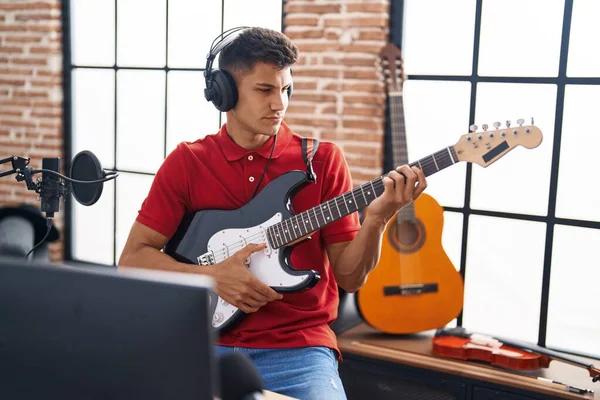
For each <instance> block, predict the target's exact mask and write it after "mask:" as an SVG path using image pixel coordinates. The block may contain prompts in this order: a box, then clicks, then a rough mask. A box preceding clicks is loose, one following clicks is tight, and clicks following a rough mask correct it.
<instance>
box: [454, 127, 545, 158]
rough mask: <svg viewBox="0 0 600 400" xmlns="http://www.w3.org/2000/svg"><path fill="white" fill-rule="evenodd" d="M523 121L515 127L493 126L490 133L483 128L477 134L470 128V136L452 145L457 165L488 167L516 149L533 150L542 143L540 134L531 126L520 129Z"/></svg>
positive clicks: (463, 137) (463, 136) (473, 128)
mask: <svg viewBox="0 0 600 400" xmlns="http://www.w3.org/2000/svg"><path fill="white" fill-rule="evenodd" d="M524 122H525V121H524V120H523V119H519V120H517V126H511V123H510V121H506V124H505V125H504V126H501V125H502V124H500V122H494V124H493V126H494V129H493V130H490V129H489V128H488V126H487V125H486V124H483V125H482V129H481V130H478V127H477V125H472V126H471V133H468V134H466V135H462V136H461V137H460V139H459V141H458V142H457V143H456V144H455V145H454V149H455V150H456V154H457V156H458V161H467V162H472V163H475V164H479V165H481V166H482V167H487V166H488V165H490V164H492V163H493V162H495V161H496V160H498V159H499V158H501V157H502V156H504V155H505V154H506V153H508V152H509V151H511V150H512V149H514V148H515V147H517V146H523V147H525V148H528V149H533V148H535V147H537V146H539V145H540V143H542V131H540V129H539V128H538V127H537V126H535V125H533V118H532V119H531V125H523V123H524Z"/></svg>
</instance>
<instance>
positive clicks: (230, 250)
mask: <svg viewBox="0 0 600 400" xmlns="http://www.w3.org/2000/svg"><path fill="white" fill-rule="evenodd" d="M444 151H446V150H440V151H438V152H437V153H440V152H444ZM437 153H434V154H432V155H430V156H427V157H425V159H424V161H422V162H421V160H419V162H415V163H412V164H411V166H412V165H414V166H417V165H419V163H420V165H421V166H422V168H423V169H430V167H436V168H435V169H436V170H437V166H438V165H439V164H436V161H434V160H433V158H432V157H434V156H435V154H437ZM451 161H452V160H451ZM440 164H442V163H440ZM452 164H453V163H450V164H449V165H452ZM442 165H443V164H442ZM449 165H448V166H449ZM442 169H443V168H442ZM434 172H435V171H434ZM384 176H387V174H385V175H383V176H380V177H378V178H376V179H374V180H372V181H369V182H367V183H364V184H362V185H360V186H357V187H356V188H354V189H352V190H351V191H349V192H346V193H344V194H343V195H340V196H338V197H336V198H334V199H331V200H329V201H328V202H326V203H323V204H328V203H329V202H332V201H334V204H335V206H336V207H339V206H341V205H345V203H346V201H347V200H346V198H345V197H346V196H349V195H351V196H353V197H354V198H356V196H357V195H358V196H363V195H362V191H363V190H364V189H365V188H367V189H368V188H369V187H372V188H373V189H374V190H377V189H381V188H382V187H383V181H382V179H381V178H383V177H384ZM321 206H322V205H318V206H315V207H313V208H310V209H308V210H306V211H304V212H302V213H300V214H296V215H294V216H292V217H290V218H288V219H286V220H283V221H281V222H279V223H277V224H280V225H281V224H284V223H287V222H289V221H290V220H291V219H293V218H296V219H299V218H300V216H301V215H303V214H306V215H307V216H308V218H309V219H311V217H310V213H311V212H312V213H313V215H314V216H315V219H316V220H317V223H318V215H317V211H318V212H319V213H320V216H321V217H323V218H322V219H323V221H325V220H326V216H325V210H323V208H322V207H321ZM348 215H349V214H348ZM332 222H333V221H332ZM277 224H274V225H271V226H270V227H268V228H267V229H269V228H271V227H273V226H275V225H277ZM315 231H316V230H311V231H310V232H307V233H306V235H309V234H311V233H313V232H315ZM288 232H289V231H285V232H284V231H282V233H284V238H283V239H280V240H281V242H282V243H283V242H287V239H285V233H288ZM262 237H263V233H262V232H260V233H256V234H254V235H250V236H248V237H246V238H244V240H240V241H237V242H234V243H231V244H229V245H225V247H224V248H221V250H216V251H214V252H213V255H214V258H215V260H217V259H223V260H224V259H225V258H227V257H228V256H231V255H233V254H235V253H236V252H237V251H239V250H241V249H242V248H244V247H245V246H246V245H247V244H249V243H256V241H258V244H260V243H262V241H261V240H260V239H262ZM290 238H291V234H290ZM297 239H298V238H296V239H295V240H297ZM287 243H289V242H287Z"/></svg>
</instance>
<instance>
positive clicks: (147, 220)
mask: <svg viewBox="0 0 600 400" xmlns="http://www.w3.org/2000/svg"><path fill="white" fill-rule="evenodd" d="M185 156H186V149H185V146H184V145H183V144H180V145H179V146H177V148H176V149H175V150H173V152H171V154H169V155H168V156H167V158H166V159H165V161H164V162H163V164H162V165H161V166H160V168H159V169H158V172H157V173H156V175H155V176H154V181H153V182H152V186H151V187H150V191H149V193H148V196H147V197H146V199H145V200H144V202H143V203H142V207H141V209H140V211H139V213H138V216H137V218H136V220H137V221H138V222H139V223H141V224H144V225H145V226H147V227H148V228H150V229H153V230H155V231H157V232H158V233H160V234H162V235H164V236H167V237H168V238H170V237H172V236H173V235H174V234H175V231H176V230H177V227H178V226H179V223H180V222H181V220H182V218H183V216H184V214H185V213H186V211H187V206H186V205H187V204H189V190H188V173H187V169H186V168H185Z"/></svg>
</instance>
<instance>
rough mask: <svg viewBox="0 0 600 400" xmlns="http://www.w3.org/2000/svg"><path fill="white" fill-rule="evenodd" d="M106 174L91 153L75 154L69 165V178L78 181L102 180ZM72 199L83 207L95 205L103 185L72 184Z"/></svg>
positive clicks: (81, 152)
mask: <svg viewBox="0 0 600 400" xmlns="http://www.w3.org/2000/svg"><path fill="white" fill-rule="evenodd" d="M105 177H106V174H105V173H104V171H103V170H102V165H100V161H98V158H97V157H96V156H95V155H94V153H92V152H91V151H88V150H84V151H80V152H79V153H77V155H76V156H75V157H74V158H73V162H72V163H71V178H72V179H75V180H78V181H97V180H101V179H104V178H105ZM71 186H72V188H73V197H75V200H77V201H78V202H79V203H81V204H83V205H84V206H91V205H92V204H94V203H96V202H97V201H98V199H99V198H100V196H101V195H102V188H103V186H104V184H103V183H102V182H98V183H76V182H72V183H71Z"/></svg>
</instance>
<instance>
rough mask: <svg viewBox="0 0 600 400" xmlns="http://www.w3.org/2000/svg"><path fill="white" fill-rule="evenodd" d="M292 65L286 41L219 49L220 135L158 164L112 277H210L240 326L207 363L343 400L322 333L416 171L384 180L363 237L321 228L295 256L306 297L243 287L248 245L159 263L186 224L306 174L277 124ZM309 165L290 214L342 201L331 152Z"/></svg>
mask: <svg viewBox="0 0 600 400" xmlns="http://www.w3.org/2000/svg"><path fill="white" fill-rule="evenodd" d="M297 56H298V50H297V48H296V46H294V45H293V44H292V43H291V41H290V40H289V39H288V38H287V37H285V36H284V35H283V34H281V33H279V32H275V31H271V30H267V29H262V28H250V29H246V30H243V31H242V32H241V33H240V34H239V35H238V36H237V37H236V38H235V39H234V40H233V41H232V42H231V43H229V44H228V45H227V46H226V47H225V48H224V49H221V51H220V54H219V57H220V58H219V65H220V69H221V70H226V71H228V72H229V73H230V74H231V76H232V77H233V80H234V81H235V82H234V84H235V87H236V88H237V101H234V103H235V106H234V107H233V108H232V109H231V110H229V111H227V124H226V125H223V126H222V128H221V129H220V131H219V132H218V133H216V134H213V135H209V136H206V137H205V138H204V139H199V140H197V141H195V142H193V143H181V144H180V145H179V146H178V147H177V148H176V149H175V150H174V151H173V152H172V153H171V154H170V155H169V156H168V157H167V158H166V160H165V161H164V163H163V165H162V166H161V168H160V169H159V171H158V172H157V174H156V177H155V179H154V182H153V184H152V188H151V189H150V192H149V194H148V197H147V198H146V200H145V201H144V203H143V205H142V207H141V210H140V212H139V215H138V217H137V220H136V222H135V223H134V224H133V227H132V229H131V232H130V234H129V238H128V240H127V243H126V245H125V248H124V250H123V253H122V255H121V259H120V260H119V266H135V267H143V268H157V269H158V268H160V269H167V270H172V271H183V272H189V273H196V274H206V275H209V276H211V277H212V278H214V281H215V283H216V288H215V290H216V292H217V294H218V295H219V296H220V297H221V298H222V299H224V300H225V301H226V302H228V303H230V304H232V305H234V306H236V307H238V308H239V309H241V310H242V311H244V312H245V313H247V314H248V315H247V316H245V317H244V318H243V319H242V321H241V322H240V323H239V324H238V325H236V326H235V327H233V328H232V329H231V330H226V331H224V332H221V335H220V337H219V338H218V346H217V354H223V353H225V352H227V351H234V350H235V351H243V352H245V353H247V354H249V355H250V357H251V358H252V359H253V361H254V363H255V365H256V367H257V369H258V371H259V373H260V374H261V376H262V377H263V379H264V381H265V385H266V388H267V389H269V390H272V391H275V392H279V393H282V394H286V395H289V396H292V397H296V398H300V399H344V398H345V393H344V389H343V386H342V383H341V381H340V378H339V375H338V371H337V367H338V359H339V351H338V349H337V342H336V338H335V334H334V333H333V331H332V330H331V329H330V327H329V325H330V324H331V323H332V322H333V321H334V320H335V318H336V317H337V306H338V301H339V299H338V285H339V286H340V287H342V288H343V289H344V290H346V291H347V292H355V291H356V290H358V289H359V288H360V287H361V286H362V285H363V284H364V283H365V281H366V279H367V276H368V274H369V272H370V271H371V270H372V269H373V268H374V267H375V266H376V264H377V262H378V259H379V255H380V250H381V240H382V233H383V231H384V229H385V226H386V224H387V223H388V221H389V220H390V219H391V218H392V217H393V216H394V215H395V214H396V213H397V212H398V210H400V209H401V208H402V207H404V206H405V205H407V204H408V203H410V202H411V201H413V200H414V199H416V198H417V197H418V196H419V195H420V194H421V192H423V190H424V189H425V188H426V186H427V184H426V180H425V177H424V175H423V173H422V172H421V170H419V169H417V168H412V169H411V168H410V167H408V166H407V165H403V166H401V167H399V168H398V169H397V170H396V171H392V172H390V173H389V175H388V177H386V178H384V180H383V183H384V187H385V190H384V192H383V194H382V195H381V196H379V197H378V198H377V199H375V200H374V201H373V202H372V203H371V204H370V206H369V208H368V213H367V216H366V218H365V220H364V221H363V223H362V226H361V225H360V224H359V221H358V216H357V213H354V214H351V215H349V216H346V217H344V218H342V219H339V220H338V221H336V222H333V223H331V224H329V225H326V226H325V227H323V228H322V229H321V230H319V231H317V232H316V233H314V234H313V235H312V240H309V241H307V242H305V243H302V244H300V245H299V246H298V247H297V248H296V249H295V250H294V251H293V253H292V256H291V261H292V263H293V265H294V266H295V267H296V268H297V269H313V270H317V271H318V272H319V273H320V275H321V279H320V280H319V282H318V283H317V284H316V285H315V286H314V287H313V288H311V289H308V290H305V291H300V292H295V293H286V294H284V295H281V294H279V293H277V292H276V291H275V290H273V289H272V288H271V287H269V286H266V285H265V284H263V283H262V282H261V281H259V280H258V279H257V278H256V277H255V276H254V275H252V273H251V272H250V271H249V270H248V268H247V267H246V266H245V264H244V261H245V260H246V259H247V258H248V257H249V256H250V255H251V254H252V253H253V252H257V251H260V250H262V249H264V246H263V245H258V244H249V245H247V246H246V247H245V248H243V249H241V250H239V251H238V252H237V253H235V254H233V255H231V256H230V257H229V258H227V259H226V260H225V261H222V262H220V263H217V264H214V265H209V266H198V265H190V264H183V263H179V262H177V261H175V260H174V259H173V258H171V257H169V256H168V255H167V254H165V253H163V252H161V249H162V248H163V247H164V246H165V244H166V243H167V242H168V241H169V239H170V238H171V237H172V236H173V235H174V233H175V232H176V230H177V227H178V225H179V223H180V222H181V220H182V217H183V216H184V214H185V213H187V212H195V211H199V210H207V209H226V210H234V209H237V208H240V207H242V206H243V205H244V204H246V203H247V202H248V201H250V200H251V198H252V197H253V195H254V194H255V193H258V192H260V190H261V189H263V188H264V187H265V186H266V185H267V184H268V183H269V182H271V181H272V180H273V179H275V178H277V177H278V176H280V175H282V174H284V173H286V172H288V171H291V170H305V169H306V164H305V162H304V160H303V150H302V145H301V141H302V139H301V138H300V137H299V136H297V135H295V134H294V133H293V132H292V131H291V129H290V128H289V127H288V126H287V125H286V124H285V122H283V116H284V114H285V111H286V109H287V107H288V101H289V94H288V91H289V89H290V87H291V85H292V75H291V71H290V67H291V66H292V65H293V64H294V63H295V62H296V60H297ZM219 100H222V99H217V101H219ZM312 165H313V168H314V172H315V175H316V176H317V179H316V182H315V183H311V184H309V185H308V186H306V187H305V188H303V189H301V190H300V191H299V192H298V193H297V194H296V195H295V196H294V197H293V199H292V205H293V208H294V211H295V212H296V213H299V212H302V211H305V210H307V209H309V208H311V207H314V206H316V205H318V204H321V203H323V202H325V201H328V200H330V199H332V198H334V197H336V196H338V195H340V194H342V193H345V192H347V191H349V190H351V189H352V180H351V177H350V173H349V170H348V167H347V165H346V162H345V160H344V157H343V155H342V153H341V151H340V150H339V149H338V148H337V147H336V146H335V145H334V144H332V143H327V142H323V143H321V144H320V146H319V147H318V150H317V152H316V153H315V155H314V158H313V160H312ZM261 176H262V179H261ZM282 201H283V199H282Z"/></svg>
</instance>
